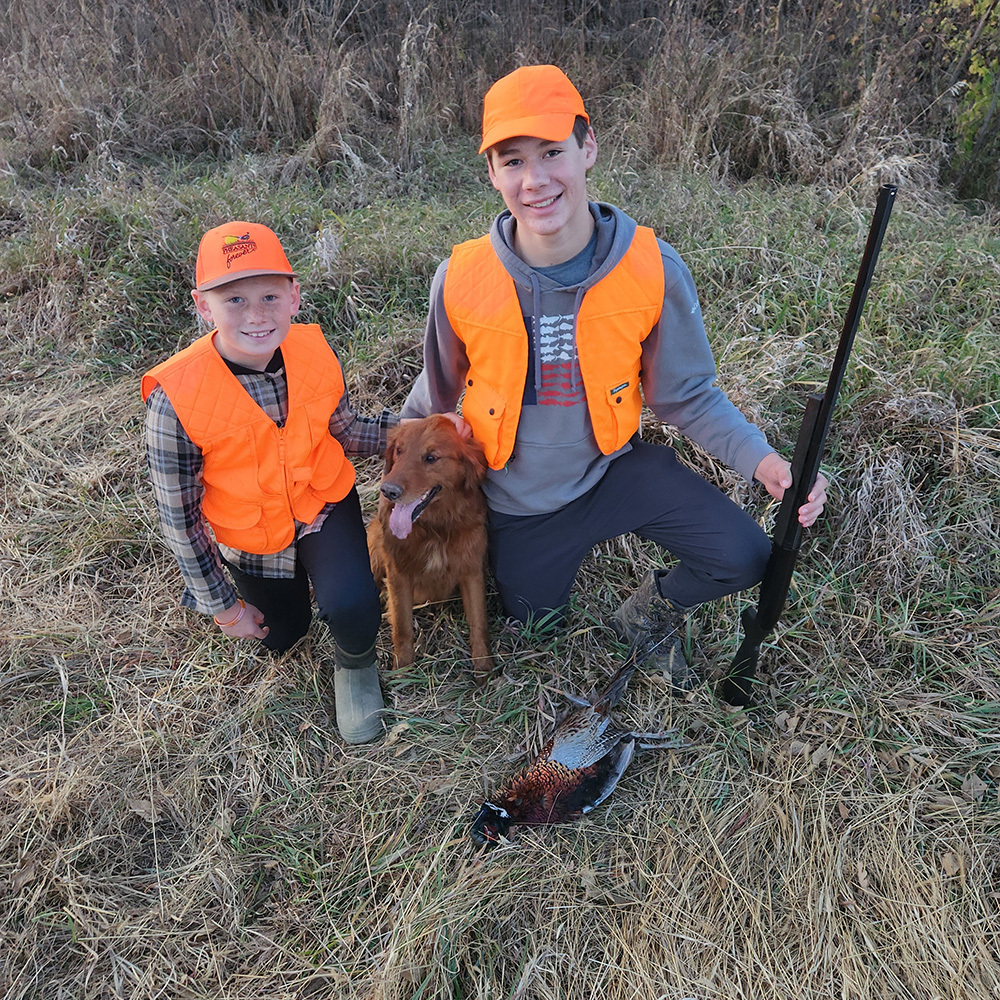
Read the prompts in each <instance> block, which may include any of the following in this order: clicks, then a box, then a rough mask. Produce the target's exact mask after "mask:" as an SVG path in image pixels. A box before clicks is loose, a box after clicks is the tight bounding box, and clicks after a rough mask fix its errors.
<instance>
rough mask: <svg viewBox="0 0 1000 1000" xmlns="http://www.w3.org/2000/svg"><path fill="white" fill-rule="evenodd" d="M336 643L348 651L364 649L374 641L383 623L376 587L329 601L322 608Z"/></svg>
mask: <svg viewBox="0 0 1000 1000" xmlns="http://www.w3.org/2000/svg"><path fill="white" fill-rule="evenodd" d="M319 617H320V619H321V620H322V621H325V622H326V624H327V626H328V627H329V629H330V631H331V632H332V633H333V637H334V639H335V640H336V641H337V642H338V643H339V644H340V645H341V646H343V647H344V648H345V649H355V648H365V649H367V647H368V646H369V645H371V642H372V641H374V637H375V634H376V633H377V632H378V627H379V624H380V623H381V621H382V605H381V603H380V601H379V596H378V591H377V590H375V588H374V585H372V588H371V589H370V590H369V589H368V588H367V587H365V588H360V589H359V590H354V591H350V592H348V593H343V594H340V595H337V596H336V597H333V596H331V597H328V598H327V599H326V600H324V601H322V603H320V605H319Z"/></svg>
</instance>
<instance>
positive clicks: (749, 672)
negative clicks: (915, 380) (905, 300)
mask: <svg viewBox="0 0 1000 1000" xmlns="http://www.w3.org/2000/svg"><path fill="white" fill-rule="evenodd" d="M895 198H896V187H895V185H892V184H885V185H883V186H882V188H881V189H880V190H879V194H878V202H877V203H876V206H875V215H874V217H873V218H872V225H871V230H870V231H869V233H868V242H867V244H866V245H865V252H864V256H863V257H862V259H861V270H860V271H859V272H858V280H857V281H856V282H855V285H854V295H853V296H852V297H851V304H850V307H849V308H848V310H847V318H846V319H845V321H844V329H843V331H842V332H841V334H840V344H839V346H838V347H837V355H836V357H835V358H834V361H833V370H832V371H831V372H830V381H829V382H828V383H827V387H826V392H824V393H822V394H820V393H812V394H811V395H810V396H809V398H808V399H807V400H806V412H805V416H804V418H803V420H802V426H801V427H800V428H799V435H798V438H797V440H796V442H795V452H794V454H793V455H792V485H791V486H790V487H789V488H788V489H787V490H785V495H784V497H783V498H782V500H781V506H780V507H779V508H778V515H777V517H776V518H775V522H774V534H773V535H772V537H771V557H770V559H769V560H768V563H767V569H766V570H765V572H764V578H763V580H762V581H761V584H760V596H759V598H758V601H757V608H756V610H754V609H753V608H747V609H746V610H744V612H743V614H742V615H741V616H740V621H741V622H742V624H743V633H744V639H743V642H742V643H740V648H739V649H738V650H737V651H736V656H735V657H734V659H733V662H732V665H731V666H730V668H729V672H728V674H727V675H726V676H725V678H724V679H723V681H722V683H721V685H720V686H719V692H718V694H719V697H720V698H722V700H723V701H727V702H729V704H731V705H740V706H745V705H748V704H749V703H750V695H751V690H752V688H753V684H754V675H755V673H756V670H757V657H758V655H759V653H760V644H761V643H762V642H763V641H764V638H765V637H766V636H767V634H768V633H769V632H771V631H772V629H773V628H774V626H775V625H776V624H777V623H778V619H779V618H780V617H781V612H782V610H784V607H785V600H786V599H787V597H788V588H789V585H790V583H791V580H792V570H793V569H794V568H795V558H796V556H797V555H798V551H799V546H800V545H801V544H802V525H801V524H799V517H798V510H799V508H800V507H801V506H802V505H803V504H804V503H805V502H806V499H807V497H808V496H809V491H810V490H811V489H812V488H813V484H814V483H815V482H816V476H817V474H818V473H819V464H820V460H821V459H822V457H823V442H824V441H825V440H826V435H827V431H829V429H830V417H831V415H832V414H833V407H834V404H835V403H836V402H837V393H838V392H839V391H840V384H841V382H843V380H844V371H845V369H846V368H847V359H848V357H849V356H850V353H851V348H852V347H853V346H854V337H855V334H856V333H857V332H858V324H859V323H860V321H861V312H862V310H863V309H864V307H865V299H866V298H867V296H868V287H869V285H870V284H871V280H872V274H873V273H874V271H875V261H876V260H877V259H878V254H879V250H880V249H881V248H882V237H883V236H885V227H886V225H887V224H888V222H889V213H890V212H891V211H892V203H893V201H894V200H895Z"/></svg>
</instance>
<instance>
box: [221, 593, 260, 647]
mask: <svg viewBox="0 0 1000 1000" xmlns="http://www.w3.org/2000/svg"><path fill="white" fill-rule="evenodd" d="M263 620H264V612H263V611H260V610H259V609H258V608H255V607H254V606H253V605H252V604H246V603H245V602H243V601H236V603H235V604H231V605H230V606H229V607H228V608H226V610H225V611H220V612H219V613H218V614H217V615H216V616H215V624H216V625H218V626H219V628H221V629H222V631H223V632H225V633H226V635H228V636H230V637H232V638H233V639H264V638H266V637H267V633H268V632H270V631H271V630H270V628H269V627H268V626H267V625H265V626H263V628H262V627H261V622H262V621H263Z"/></svg>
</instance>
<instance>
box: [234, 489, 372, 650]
mask: <svg viewBox="0 0 1000 1000" xmlns="http://www.w3.org/2000/svg"><path fill="white" fill-rule="evenodd" d="M227 565H228V566H229V569H230V572H231V573H232V574H233V580H234V581H235V583H236V589H237V590H238V591H239V592H240V596H241V597H242V598H243V599H244V600H245V601H247V602H248V603H249V604H252V605H254V607H256V608H259V609H260V610H261V611H263V612H264V622H263V624H265V625H267V626H268V627H269V628H270V631H269V632H268V635H267V638H266V639H263V640H261V641H262V642H263V644H264V645H265V646H267V647H268V649H273V650H274V651H275V652H277V653H283V652H284V651H285V650H286V649H289V648H290V647H291V646H293V645H294V644H295V643H296V642H298V640H299V639H301V638H302V636H304V635H305V634H306V632H307V631H308V629H309V622H310V620H311V619H312V605H311V603H310V600H309V583H310V581H311V582H312V587H313V594H314V596H315V598H316V605H317V607H318V609H319V617H320V619H321V620H322V621H325V622H326V623H327V625H328V626H329V627H330V631H331V632H332V633H333V638H334V641H335V642H336V644H337V645H338V646H339V647H340V648H341V649H342V650H344V652H346V653H352V654H354V655H360V654H361V653H365V652H367V651H368V650H369V649H371V647H372V645H373V644H374V642H375V636H376V634H377V633H378V628H379V624H380V623H381V621H382V607H381V604H380V601H379V593H378V588H377V587H376V586H375V581H374V580H373V579H372V571H371V564H370V562H369V560H368V543H367V540H366V538H365V526H364V522H363V521H362V518H361V503H360V501H359V500H358V493H357V490H354V489H352V490H351V492H350V493H349V494H348V495H347V496H346V497H344V499H343V500H341V501H340V503H338V504H337V505H336V506H335V507H334V508H333V509H332V510H331V511H330V513H329V514H328V515H327V518H326V521H325V522H324V523H323V527H322V528H321V529H320V530H319V531H317V532H314V533H313V534H311V535H306V536H305V537H304V538H302V539H300V540H299V543H298V563H297V565H296V569H295V577H294V578H293V579H290V580H280V579H279V580H272V579H266V578H264V577H260V576H253V575H251V574H250V573H245V572H243V570H241V569H239V568H238V567H236V566H233V565H232V564H231V563H229V564H227Z"/></svg>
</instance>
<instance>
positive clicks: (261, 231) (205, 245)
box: [194, 222, 295, 292]
mask: <svg viewBox="0 0 1000 1000" xmlns="http://www.w3.org/2000/svg"><path fill="white" fill-rule="evenodd" d="M260 274H285V275H288V277H289V278H294V277H295V272H294V271H293V270H292V265H291V264H289V263H288V258H287V257H286V256H285V251H284V250H283V249H282V247H281V241H280V240H279V239H278V237H277V236H275V235H274V233H273V232H272V231H271V230H270V229H268V228H267V226H262V225H261V224H260V223H259V222H227V223H225V224H224V225H222V226H216V227H215V229H210V230H209V231H208V232H207V233H205V235H204V236H202V238H201V243H200V244H199V246H198V262H197V264H196V265H195V269H194V283H195V284H194V286H195V289H196V290H197V291H199V292H207V291H208V290H209V289H210V288H218V287H219V285H225V284H227V283H228V282H230V281H236V280H237V279H238V278H254V277H256V276H257V275H260Z"/></svg>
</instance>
